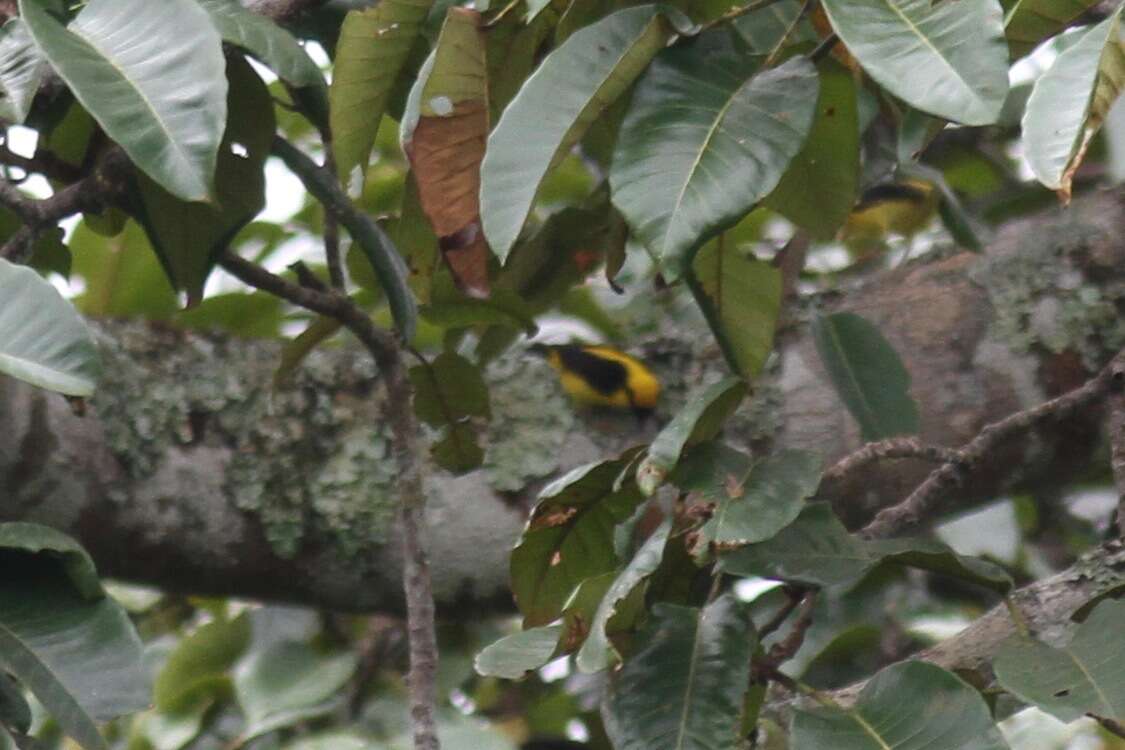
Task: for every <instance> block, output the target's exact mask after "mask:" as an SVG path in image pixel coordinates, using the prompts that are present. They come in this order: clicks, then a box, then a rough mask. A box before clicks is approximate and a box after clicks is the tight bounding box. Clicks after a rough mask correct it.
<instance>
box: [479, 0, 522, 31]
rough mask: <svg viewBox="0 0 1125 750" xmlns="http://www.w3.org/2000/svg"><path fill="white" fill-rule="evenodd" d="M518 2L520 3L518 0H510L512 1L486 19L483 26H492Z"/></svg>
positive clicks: (489, 27) (488, 27)
mask: <svg viewBox="0 0 1125 750" xmlns="http://www.w3.org/2000/svg"><path fill="white" fill-rule="evenodd" d="M519 4H520V0H512V2H510V3H508V4H507V5H505V6H504V7H503V8H501V9H500V12H499V13H497V14H496V15H494V16H493V17H492V18H490V19H488V21H487V22H486V23H485V24H484V28H486V29H491V28H492V27H493V26H495V25H496V24H498V23H500V22H501V21H503V20H504V18H505V17H506V16H507V15H508V14H509V13H511V12H512V10H514V9H515V7H516V6H517V5H519Z"/></svg>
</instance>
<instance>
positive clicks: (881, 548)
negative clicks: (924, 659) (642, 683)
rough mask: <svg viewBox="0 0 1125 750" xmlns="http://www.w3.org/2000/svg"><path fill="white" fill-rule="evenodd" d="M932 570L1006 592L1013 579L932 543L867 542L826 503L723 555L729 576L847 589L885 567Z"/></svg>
mask: <svg viewBox="0 0 1125 750" xmlns="http://www.w3.org/2000/svg"><path fill="white" fill-rule="evenodd" d="M884 561H886V562H890V563H895V564H901V565H908V566H912V567H918V568H922V569H925V570H932V571H934V572H936V573H940V574H943V575H949V576H953V577H955V578H961V579H964V580H967V581H972V582H973V583H977V584H979V585H982V586H986V587H988V588H991V589H995V590H999V591H1003V590H1006V589H1007V588H1009V587H1010V586H1011V585H1012V579H1011V577H1010V576H1009V575H1008V574H1007V573H1005V572H1004V570H1003V569H1002V568H1000V567H998V566H996V565H993V564H992V563H988V562H985V561H984V560H978V559H976V558H972V557H964V556H962V555H958V554H956V553H955V552H953V550H951V549H950V548H949V547H947V546H946V545H944V544H941V543H939V542H933V541H930V540H927V539H888V540H865V539H860V538H859V537H856V536H853V535H851V534H849V533H848V531H847V529H845V528H844V525H843V524H842V523H840V521H839V519H838V518H836V516H835V514H833V512H832V508H831V507H830V506H829V505H827V504H826V503H810V504H809V505H807V506H805V508H804V510H802V511H801V514H800V515H799V516H798V517H797V520H796V521H794V522H793V523H791V524H789V525H788V526H786V527H785V528H784V529H782V530H781V531H780V532H779V533H778V534H777V535H775V536H773V537H772V538H770V539H768V540H766V541H764V542H759V543H757V544H751V545H749V546H746V547H742V548H740V549H737V550H734V551H732V552H729V553H726V554H722V556H721V557H720V558H719V567H720V568H721V569H722V570H723V571H724V572H726V573H731V574H733V575H742V576H765V577H768V578H776V579H779V580H785V581H796V582H799V583H803V584H806V585H812V586H824V587H834V588H837V587H838V588H841V589H846V588H850V587H852V586H854V585H855V584H857V583H859V581H860V579H862V578H863V577H864V576H865V575H867V574H868V573H869V572H870V571H871V570H872V569H873V568H874V567H875V566H876V565H879V564H880V563H882V562H884Z"/></svg>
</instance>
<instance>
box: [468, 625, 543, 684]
mask: <svg viewBox="0 0 1125 750" xmlns="http://www.w3.org/2000/svg"><path fill="white" fill-rule="evenodd" d="M562 629H563V626H562V625H544V626H543V627H540V628H531V629H530V630H522V631H520V632H519V633H513V634H512V635H508V636H504V637H503V638H501V639H500V640H498V641H496V642H495V643H493V644H492V645H490V646H487V647H486V648H485V649H484V650H483V651H481V652H480V653H479V654H477V658H476V659H475V660H474V661H473V665H474V666H475V667H476V670H477V674H480V675H484V676H485V677H503V678H505V679H508V680H518V679H520V678H521V677H523V676H524V675H525V674H526V673H528V672H530V671H531V670H533V669H539V667H541V666H543V665H544V664H546V663H547V662H549V661H550V660H551V659H552V658H553V657H554V655H555V651H556V650H557V649H558V645H559V635H560V634H561V633H562Z"/></svg>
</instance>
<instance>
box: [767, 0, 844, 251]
mask: <svg viewBox="0 0 1125 750" xmlns="http://www.w3.org/2000/svg"><path fill="white" fill-rule="evenodd" d="M751 15H753V14H751ZM817 67H818V69H819V72H820V98H819V99H817V104H816V119H815V120H814V121H813V126H812V130H811V131H810V132H809V137H808V140H807V141H805V145H804V147H803V148H802V149H801V152H800V153H799V154H797V155H796V156H795V157H793V161H792V162H790V163H789V168H788V169H787V170H785V175H784V176H782V178H781V182H779V183H778V184H777V187H776V188H774V190H773V192H772V193H770V194H769V195H767V196H766V197H765V199H764V200H763V201H762V204H763V205H765V206H767V207H769V208H771V209H773V210H774V211H777V212H778V213H779V214H781V215H782V216H784V217H785V218H787V219H789V221H791V222H793V223H794V224H796V225H797V226H799V227H801V228H802V229H804V230H805V231H807V232H808V233H809V234H810V235H811V236H812V237H814V238H815V239H818V240H830V239H832V238H833V237H834V236H835V235H836V231H837V230H838V229H839V228H840V226H841V225H843V223H844V219H846V218H848V213H849V212H850V211H851V210H852V206H854V205H855V198H856V189H857V187H858V184H859V113H858V111H857V109H856V95H855V81H854V79H853V78H852V74H851V73H850V72H848V71H847V70H845V69H844V68H843V67H842V66H841V65H840V64H839V63H837V62H836V61H835V60H832V59H827V60H825V61H824V62H822V63H820V65H818V66H817Z"/></svg>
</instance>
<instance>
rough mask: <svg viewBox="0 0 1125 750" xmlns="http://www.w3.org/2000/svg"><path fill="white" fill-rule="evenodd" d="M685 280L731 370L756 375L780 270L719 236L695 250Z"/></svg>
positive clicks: (771, 323) (768, 339) (769, 338)
mask: <svg viewBox="0 0 1125 750" xmlns="http://www.w3.org/2000/svg"><path fill="white" fill-rule="evenodd" d="M687 278H688V283H689V285H690V287H691V291H692V294H693V295H694V296H695V301H696V304H698V305H699V308H700V310H702V311H703V315H704V316H705V317H706V318H707V323H708V324H709V325H710V326H711V332H712V333H713V334H714V335H715V340H716V341H718V342H719V348H720V349H722V351H723V355H724V356H725V357H726V360H727V364H728V365H729V366H730V368H731V370H733V371H734V373H735V374H736V375H740V376H742V377H744V378H747V379H750V378H753V377H754V376H756V375H757V374H758V373H760V372H761V371H762V367H763V366H764V365H765V364H766V359H767V358H768V357H769V354H770V351H771V350H772V349H773V334H774V329H775V328H776V326H777V314H778V311H779V310H780V309H781V271H780V270H778V269H777V268H774V267H773V266H772V265H770V264H769V263H766V262H764V261H760V260H757V259H756V258H754V257H753V256H750V255H747V253H746V252H745V251H743V250H742V249H740V248H739V247H737V246H736V244H735V243H734V242H733V241H727V238H726V235H719V237H718V238H717V239H716V240H714V241H712V242H709V243H707V244H706V245H704V246H703V247H702V248H701V249H700V251H699V252H698V253H697V254H696V256H695V259H694V260H693V261H692V264H691V273H690V274H689V275H688V277H687Z"/></svg>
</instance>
